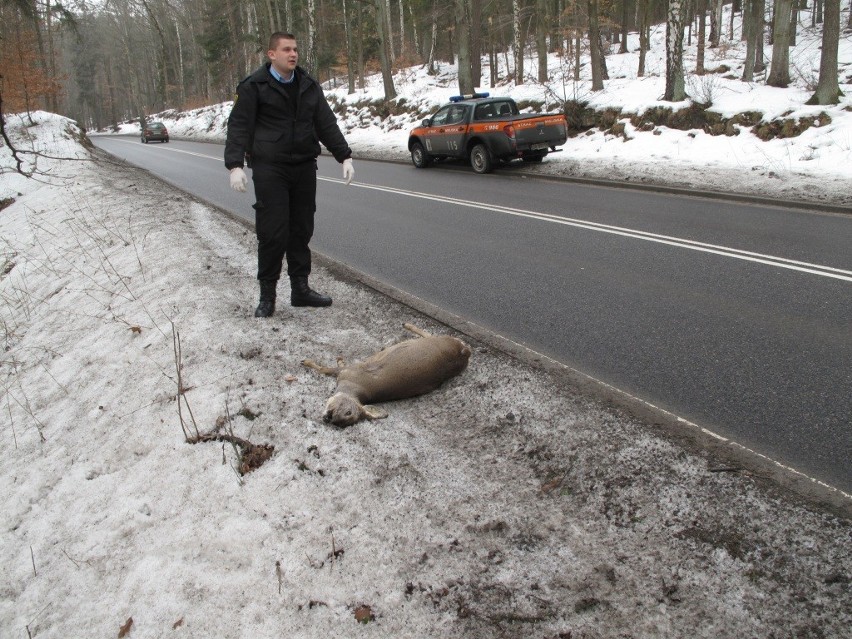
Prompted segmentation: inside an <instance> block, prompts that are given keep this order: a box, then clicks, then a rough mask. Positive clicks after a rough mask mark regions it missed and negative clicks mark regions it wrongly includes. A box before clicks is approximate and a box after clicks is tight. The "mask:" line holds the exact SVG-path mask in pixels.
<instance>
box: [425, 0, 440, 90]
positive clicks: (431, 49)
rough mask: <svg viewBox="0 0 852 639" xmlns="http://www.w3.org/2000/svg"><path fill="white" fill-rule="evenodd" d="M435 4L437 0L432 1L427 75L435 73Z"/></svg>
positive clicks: (436, 31) (436, 18)
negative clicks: (430, 39)
mask: <svg viewBox="0 0 852 639" xmlns="http://www.w3.org/2000/svg"><path fill="white" fill-rule="evenodd" d="M436 2H437V0H432V41H431V42H430V43H429V59H428V61H427V63H428V69H429V73H435V48H436V46H437V42H438V8H437V6H436Z"/></svg>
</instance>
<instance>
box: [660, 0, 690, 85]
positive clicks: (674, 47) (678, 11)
mask: <svg viewBox="0 0 852 639" xmlns="http://www.w3.org/2000/svg"><path fill="white" fill-rule="evenodd" d="M682 6H683V0H669V8H668V16H667V19H666V92H665V94H664V95H663V100H666V101H668V102H680V101H682V100H684V99H685V98H686V90H685V88H684V81H683V13H682V8H683V7H682Z"/></svg>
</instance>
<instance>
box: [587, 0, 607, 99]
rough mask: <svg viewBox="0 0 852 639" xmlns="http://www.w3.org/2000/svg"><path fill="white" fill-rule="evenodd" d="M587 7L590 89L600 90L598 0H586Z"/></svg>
mask: <svg viewBox="0 0 852 639" xmlns="http://www.w3.org/2000/svg"><path fill="white" fill-rule="evenodd" d="M588 7H589V52H590V54H591V66H592V91H601V90H603V88H604V85H603V73H602V65H601V54H602V51H601V29H600V22H599V18H598V0H588Z"/></svg>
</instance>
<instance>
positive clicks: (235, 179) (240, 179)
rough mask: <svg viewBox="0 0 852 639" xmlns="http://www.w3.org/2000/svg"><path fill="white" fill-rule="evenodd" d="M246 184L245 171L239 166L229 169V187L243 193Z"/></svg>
mask: <svg viewBox="0 0 852 639" xmlns="http://www.w3.org/2000/svg"><path fill="white" fill-rule="evenodd" d="M246 185H248V178H247V177H246V172H245V171H243V170H242V169H241V168H240V167H235V168H233V169H231V188H232V189H234V190H235V191H239V192H240V193H245V192H246Z"/></svg>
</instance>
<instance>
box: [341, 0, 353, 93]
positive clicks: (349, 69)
mask: <svg viewBox="0 0 852 639" xmlns="http://www.w3.org/2000/svg"><path fill="white" fill-rule="evenodd" d="M343 30H344V33H345V35H346V77H347V80H348V82H349V86H348V89H347V93H348V94H349V95H352V94H353V93H355V61H354V60H353V59H352V25H350V24H349V15H348V12H347V10H346V0H343Z"/></svg>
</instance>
